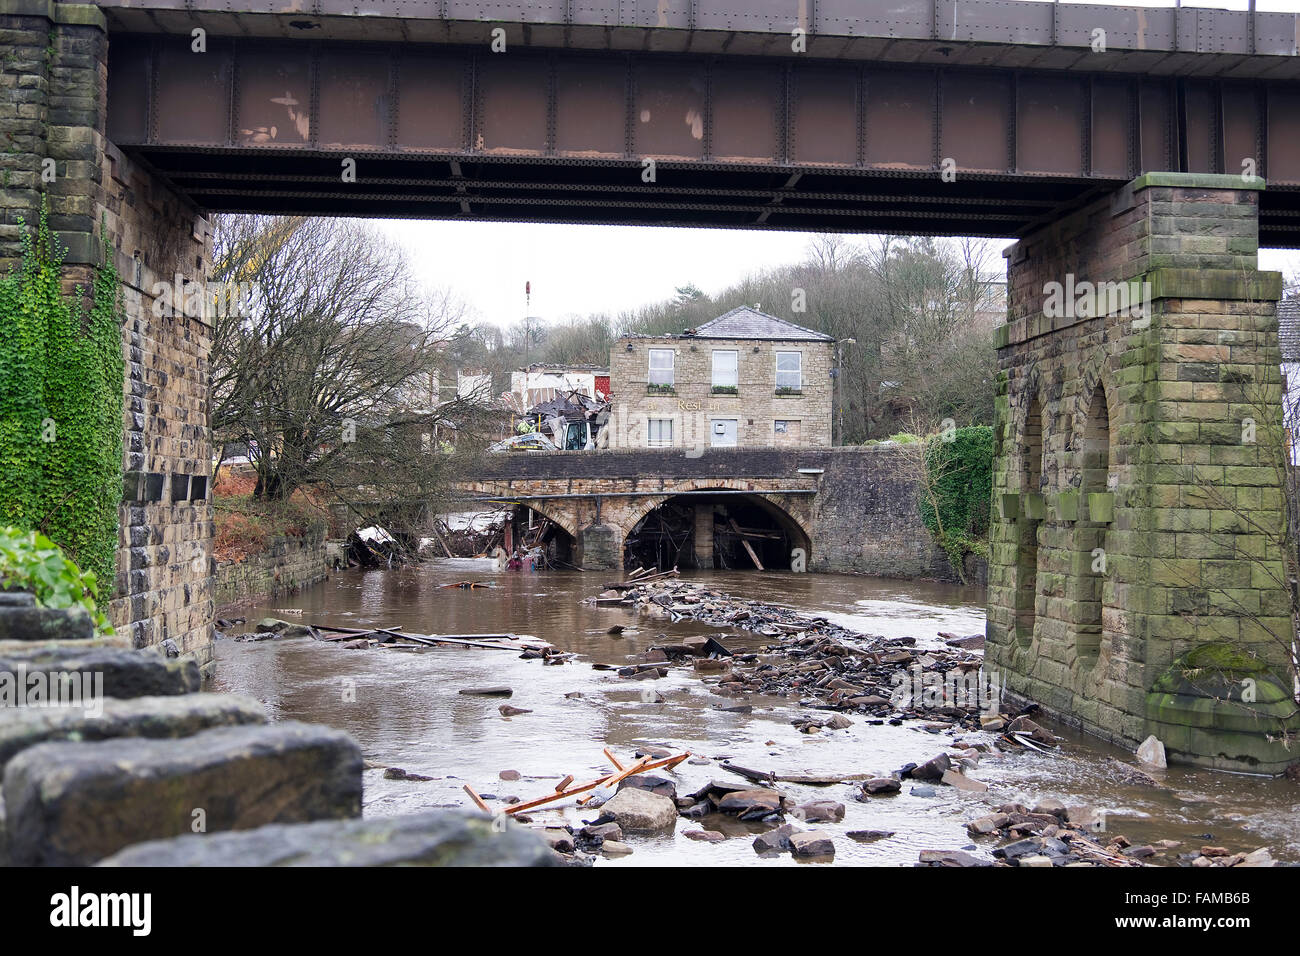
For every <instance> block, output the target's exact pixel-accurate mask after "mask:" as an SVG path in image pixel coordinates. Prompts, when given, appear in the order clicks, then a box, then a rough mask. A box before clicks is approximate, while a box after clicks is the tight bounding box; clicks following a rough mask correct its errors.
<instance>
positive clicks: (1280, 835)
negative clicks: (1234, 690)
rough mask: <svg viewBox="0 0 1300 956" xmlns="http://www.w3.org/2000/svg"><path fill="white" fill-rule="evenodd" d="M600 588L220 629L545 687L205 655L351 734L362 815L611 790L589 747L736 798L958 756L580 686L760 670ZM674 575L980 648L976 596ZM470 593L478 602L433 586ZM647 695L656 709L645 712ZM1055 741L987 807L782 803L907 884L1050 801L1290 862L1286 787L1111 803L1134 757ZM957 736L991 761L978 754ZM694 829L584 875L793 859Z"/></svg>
mask: <svg viewBox="0 0 1300 956" xmlns="http://www.w3.org/2000/svg"><path fill="white" fill-rule="evenodd" d="M613 576H614V575H613V573H612V572H611V573H610V574H607V575H602V574H599V573H595V572H589V573H586V574H583V573H578V572H572V573H563V572H547V573H527V572H513V573H512V572H504V573H498V572H495V571H494V570H493V568H492V565H491V562H489V561H483V560H476V559H445V560H439V561H433V562H429V563H426V564H423V565H420V566H418V567H410V568H404V569H399V570H394V571H369V572H361V571H349V572H344V573H340V574H337V575H335V576H334V577H333V578H331V579H330V580H329V581H326V582H323V583H322V584H319V585H317V586H315V587H312V588H309V589H307V590H304V591H303V592H301V593H299V594H297V595H295V596H292V597H285V598H280V599H277V600H276V601H274V602H272V603H270V604H261V605H252V606H247V607H243V608H240V609H238V610H237V611H235V612H231V611H227V612H225V613H226V616H227V617H229V616H232V615H233V614H236V613H237V614H238V615H239V616H242V617H246V618H247V620H248V621H249V622H250V623H249V626H248V627H246V628H244V627H236V628H234V629H233V630H234V631H236V632H238V631H242V630H251V629H252V627H251V625H252V623H254V622H256V621H257V620H258V619H260V618H262V617H266V616H271V617H280V618H283V619H286V620H290V621H302V622H307V623H328V624H333V625H337V626H342V627H351V626H357V627H362V626H390V627H391V626H400V627H403V628H406V629H407V630H409V631H412V632H417V633H441V634H457V633H461V634H463V633H497V632H511V633H521V634H531V635H535V636H536V637H539V638H542V639H543V640H546V641H549V642H551V643H553V644H555V645H556V646H557V647H558V648H560V649H561V650H565V651H572V652H575V653H577V654H578V655H580V656H579V657H578V658H577V659H576V660H574V661H571V662H569V663H567V664H563V665H560V666H543V665H542V663H541V661H540V660H520V659H519V658H518V657H517V655H515V654H514V653H510V652H505V651H498V650H486V649H468V648H436V649H430V650H426V651H399V650H391V649H372V650H346V649H344V648H342V647H341V646H339V645H338V644H329V643H321V642H316V641H312V640H309V639H305V638H304V639H288V640H275V641H263V642H239V641H234V640H230V639H225V640H220V641H218V643H217V668H216V685H217V686H216V689H218V690H222V691H228V692H232V693H240V694H247V695H249V696H252V697H254V698H257V699H258V700H261V701H263V702H264V703H265V704H266V706H267V709H268V711H269V713H271V715H272V716H273V717H275V718H277V719H285V720H303V721H312V722H319V723H324V724H329V725H331V726H334V727H337V728H340V729H342V730H345V731H347V732H348V733H350V734H351V735H352V736H353V737H354V738H355V739H356V740H357V741H358V742H359V743H360V745H361V748H362V751H363V753H364V754H365V756H366V759H367V760H368V761H370V762H371V763H373V764H375V765H377V766H376V769H368V770H366V771H365V813H366V815H367V816H378V815H387V814H396V813H409V812H415V811H419V810H424V809H429V808H433V807H453V806H454V807H466V806H469V805H470V802H469V798H468V797H467V796H466V795H465V793H464V791H463V790H462V785H463V784H466V783H468V784H470V785H471V786H472V787H473V788H474V789H475V790H477V791H478V792H479V793H480V794H483V795H485V796H486V795H488V794H493V795H496V796H499V797H504V796H507V795H515V796H518V797H521V798H523V799H524V800H528V799H532V798H535V797H539V796H542V795H543V794H545V793H548V792H550V791H552V790H553V789H554V787H555V784H556V783H557V782H558V781H559V780H560V778H562V777H563V776H564V775H566V774H573V775H574V777H575V778H576V779H578V780H590V779H594V778H595V777H597V776H600V775H601V774H603V773H606V772H608V770H609V764H608V762H607V761H606V759H605V757H604V756H603V754H602V753H601V749H602V748H603V747H609V748H610V749H611V750H612V751H613V752H614V753H615V755H616V756H619V757H620V759H624V758H628V759H630V758H631V756H632V753H633V751H634V750H636V749H637V748H639V747H647V746H661V747H668V748H671V749H673V750H674V751H680V750H682V749H686V750H690V751H691V752H692V753H693V754H698V755H702V756H704V757H707V758H709V759H710V760H711V761H712V762H711V763H710V764H708V765H691V764H681V765H680V766H679V767H678V768H677V770H678V781H677V789H678V793H680V794H687V793H690V792H693V791H694V790H696V789H698V788H699V787H701V786H703V785H704V784H706V783H707V782H708V781H709V780H710V779H717V780H720V781H726V782H728V783H736V782H740V781H741V780H742V778H740V777H738V776H736V775H734V774H732V773H729V772H727V771H725V770H722V769H720V768H719V767H718V766H717V765H716V764H717V762H718V761H719V760H720V759H723V758H732V759H734V761H735V762H736V763H737V764H739V765H741V766H745V767H750V768H755V769H760V770H768V771H775V772H776V773H781V774H786V773H800V772H835V773H851V774H861V773H867V772H872V773H887V772H889V771H891V770H895V769H897V768H898V767H900V766H902V765H903V764H904V763H907V762H908V761H916V762H921V761H924V760H926V759H928V758H930V757H932V756H935V755H936V754H938V753H941V752H943V751H944V749H945V748H946V746H947V745H948V744H950V743H951V742H952V738H951V737H950V736H946V735H942V736H941V735H933V734H930V733H928V732H926V731H925V730H924V729H922V728H921V727H920V722H916V721H909V722H907V723H905V724H904V725H903V726H899V727H893V726H888V725H884V726H872V725H869V724H868V723H867V722H866V720H865V719H863V718H861V717H859V716H857V715H850V719H852V720H853V721H854V723H853V726H852V727H850V728H848V729H847V730H840V731H829V730H827V731H822V732H821V733H819V734H813V735H805V734H802V733H800V732H799V731H797V730H796V729H795V727H794V726H793V725H792V724H791V720H792V719H793V718H794V717H796V716H797V715H799V714H800V713H801V712H802V711H801V709H800V708H799V707H798V705H797V701H792V700H784V699H777V698H773V699H767V698H750V699H748V702H749V703H752V704H753V705H754V709H753V712H752V713H748V714H740V713H732V712H724V711H722V710H720V709H718V708H719V707H720V706H726V705H731V704H735V703H736V701H735V700H734V699H733V698H727V697H721V696H718V695H716V694H715V693H713V692H712V690H711V688H710V684H709V682H708V680H709V675H707V674H698V675H697V674H696V673H695V672H693V671H690V670H686V669H682V668H678V669H674V670H673V671H672V672H670V674H669V676H668V677H665V678H662V679H660V680H657V681H628V680H626V679H623V678H620V677H618V676H617V675H615V674H614V673H612V672H609V671H598V670H594V669H593V668H592V667H591V666H590V665H591V664H592V663H613V664H624V663H626V662H627V657H628V655H630V654H635V653H637V652H639V651H643V650H645V649H647V648H648V647H650V646H651V645H653V644H656V643H663V639H662V638H661V637H660V636H659V635H661V634H664V635H667V636H668V637H670V638H674V639H680V638H683V637H688V636H692V635H697V634H703V633H710V634H713V635H714V636H717V637H718V638H719V639H720V640H722V641H723V643H724V644H726V645H727V646H728V647H730V648H732V649H733V650H757V649H758V648H759V647H761V646H762V645H763V644H764V643H768V642H770V641H771V640H772V639H771V638H765V637H762V636H760V635H756V634H751V633H748V632H745V631H740V630H730V629H714V628H710V627H708V626H707V625H702V624H699V623H694V622H690V621H682V622H678V623H670V622H668V621H663V620H649V619H638V618H637V617H636V615H635V614H634V613H633V612H630V611H628V610H627V609H624V608H617V607H616V608H606V607H596V606H592V605H588V604H583V603H582V601H583V599H584V598H588V597H592V596H594V595H595V594H596V593H598V592H599V590H600V589H601V582H603V581H604V580H606V579H607V578H610V577H613ZM683 576H684V577H686V578H689V579H691V580H697V581H707V582H708V584H709V585H710V586H711V587H714V588H717V589H720V590H723V591H726V592H728V593H729V594H731V595H733V596H735V597H741V598H755V599H759V600H763V601H767V602H773V603H782V604H788V605H790V606H791V607H795V608H799V609H804V610H811V611H816V612H817V613H819V614H823V615H825V616H827V617H828V618H829V619H831V620H832V621H834V622H835V623H837V624H841V625H843V626H845V627H848V628H851V629H853V630H856V631H860V632H863V633H866V634H878V635H885V636H888V637H905V636H906V637H914V638H916V639H917V643H918V645H920V646H925V645H927V644H928V645H937V644H939V643H941V639H940V638H939V637H938V635H937V632H939V631H946V632H953V633H956V634H961V635H966V634H975V633H981V632H982V631H983V629H984V611H983V607H982V600H983V594H982V591H979V590H976V589H970V588H959V587H954V586H950V585H942V584H934V583H927V582H916V581H893V580H884V579H875V578H864V577H857V576H849V575H833V574H790V573H780V572H773V573H764V574H759V573H755V572H749V573H744V572H688V573H686V574H684V575H683ZM467 580H468V581H483V582H490V583H492V584H493V585H494V587H493V588H491V589H486V588H476V589H472V590H469V589H460V588H447V587H443V585H446V584H449V583H455V582H460V581H467ZM294 611H300V612H301V613H292V612H294ZM615 624H622V625H625V626H628V627H632V628H635V629H636V633H626V634H624V635H623V636H617V637H616V636H611V635H609V634H608V633H606V632H607V631H608V629H609V628H610V627H611V626H612V625H615ZM487 685H508V686H509V687H511V688H512V689H513V691H514V695H513V697H511V698H510V700H509V703H510V704H511V705H512V706H514V707H520V708H526V709H529V710H531V711H532V713H528V714H523V715H520V716H515V717H510V718H506V717H502V716H501V715H500V713H499V712H498V707H499V706H500V704H501V703H502V698H499V697H480V696H466V695H462V694H460V693H458V691H459V690H461V689H462V688H469V687H482V686H487ZM651 687H652V688H653V689H654V690H655V691H657V697H658V698H662V702H657V700H656V699H655V697H656V695H647V694H646V693H645V691H646V689H647V688H651ZM647 697H649V698H650V699H649V700H647V699H646V698H647ZM1052 729H1053V730H1055V731H1056V732H1057V733H1058V734H1061V735H1062V736H1064V738H1065V740H1064V743H1063V745H1062V746H1061V748H1060V752H1059V753H1054V754H1040V753H1033V752H1030V751H1017V752H1014V753H1008V754H1001V755H999V754H990V755H985V756H983V757H982V758H981V762H980V766H979V767H978V769H976V770H975V771H974V772H973V774H972V775H973V776H975V777H977V778H979V779H981V780H983V781H985V782H986V783H988V784H989V785H990V790H989V792H988V793H987V794H983V795H969V794H962V793H959V792H957V791H955V790H953V789H952V788H949V787H944V786H938V787H935V788H933V790H934V794H935V795H934V796H921V795H916V794H913V793H911V792H910V791H911V790H912V788H913V787H914V786H916V785H915V784H910V783H909V782H906V781H905V782H904V787H903V792H902V793H901V794H899V795H898V796H892V797H876V798H871V799H870V802H858V801H857V800H855V799H854V796H855V794H856V793H857V787H856V786H855V785H851V784H836V785H833V786H830V787H812V786H801V785H794V784H781V785H780V788H781V789H782V791H783V792H785V793H787V794H789V795H790V796H792V797H795V798H796V799H797V800H798V801H799V802H804V801H806V800H812V799H833V800H837V801H839V802H842V803H843V804H844V805H845V808H846V815H845V818H844V821H843V822H842V823H834V824H829V823H828V824H817V825H815V827H814V828H815V829H819V830H823V831H826V832H827V833H828V834H829V835H830V836H832V838H833V839H834V842H835V846H836V856H835V861H834V862H835V863H836V864H840V865H843V864H859V865H861V864H873V865H911V864H914V863H915V862H916V860H917V854H918V852H919V851H920V850H923V849H955V848H962V847H965V848H967V849H968V850H969V851H970V852H973V853H975V854H976V855H984V856H986V855H988V853H989V851H991V850H992V849H993V847H994V846H996V845H997V844H996V842H993V841H991V840H990V839H988V838H981V839H980V840H979V841H975V842H973V841H972V840H971V838H970V837H969V836H968V835H967V833H966V831H965V824H966V822H967V821H969V820H971V819H973V818H975V817H977V816H980V815H982V814H984V813H987V812H990V808H991V807H993V806H996V805H998V804H1000V803H1004V802H1008V801H1018V802H1022V803H1025V804H1028V805H1031V806H1032V805H1033V804H1034V803H1035V802H1037V801H1038V800H1039V799H1042V798H1046V797H1054V798H1056V799H1060V800H1062V801H1064V802H1065V803H1066V804H1067V805H1074V804H1079V803H1087V804H1091V805H1093V806H1095V807H1097V808H1099V809H1104V810H1105V811H1106V812H1107V829H1108V830H1109V831H1110V832H1112V833H1122V834H1124V835H1125V836H1126V837H1127V838H1128V839H1129V840H1131V841H1132V842H1133V843H1134V844H1139V843H1149V842H1154V841H1156V840H1160V839H1173V840H1179V841H1183V842H1184V844H1185V848H1186V849H1188V850H1190V849H1193V848H1199V847H1200V846H1202V845H1204V844H1207V843H1212V844H1214V845H1217V846H1226V847H1228V848H1229V849H1230V850H1232V851H1237V850H1251V849H1255V848H1256V847H1259V846H1268V847H1269V848H1270V849H1271V850H1272V853H1273V856H1274V857H1275V858H1277V859H1279V860H1288V861H1300V814H1297V810H1300V786H1298V785H1296V784H1294V783H1291V782H1289V781H1285V780H1267V779H1261V778H1257V777H1248V776H1241V775H1231V774H1222V773H1212V772H1210V771H1204V770H1195V769H1187V768H1171V769H1169V770H1167V771H1165V772H1163V773H1159V774H1157V776H1158V777H1159V779H1160V782H1161V783H1162V786H1161V787H1160V788H1159V789H1152V788H1150V787H1134V786H1131V785H1122V784H1119V783H1117V782H1116V780H1115V778H1114V776H1113V770H1112V768H1111V765H1109V764H1108V763H1107V760H1106V758H1107V757H1116V758H1119V759H1123V760H1127V761H1128V762H1130V763H1131V762H1132V761H1133V758H1132V756H1131V755H1130V754H1128V753H1126V752H1124V751H1121V750H1119V749H1117V748H1113V747H1110V746H1108V745H1106V744H1103V743H1100V742H1098V741H1095V740H1092V739H1091V738H1084V737H1082V736H1080V735H1077V734H1073V733H1071V732H1070V731H1068V730H1063V729H1062V728H1060V727H1053V728H1052ZM958 736H959V737H962V738H963V739H971V740H980V741H984V742H990V743H991V742H992V741H993V740H994V737H993V735H989V734H984V733H975V734H971V733H966V734H959V735H958ZM387 766H396V767H401V768H403V769H405V770H407V771H410V772H412V773H420V774H425V775H429V776H432V777H434V778H436V779H434V780H431V781H426V782H417V781H405V780H388V779H385V778H384V776H383V770H382V769H380V768H382V767H387ZM504 770H515V771H518V772H519V773H520V774H522V779H520V780H517V781H513V782H505V781H502V780H500V779H499V776H498V775H499V773H500V772H501V771H504ZM488 802H489V804H491V805H494V806H502V804H498V803H495V801H493V800H489V801H488ZM568 803H570V804H571V803H572V801H568ZM596 815H597V811H594V810H586V811H583V810H580V809H577V808H568V809H556V810H551V811H546V812H543V811H534V813H533V817H534V820H535V822H536V823H537V824H542V823H546V824H549V825H557V824H559V823H562V822H566V823H572V824H580V822H581V821H582V820H583V819H588V820H589V819H593V818H594V817H595V816H596ZM699 826H700V824H699V823H698V822H696V821H691V820H686V819H681V820H679V821H678V824H677V835H676V836H673V835H669V834H663V835H658V836H637V835H631V834H629V835H628V838H627V842H628V843H629V845H631V846H632V847H633V849H634V852H633V853H632V855H630V856H626V857H621V858H611V859H605V858H603V857H598V858H597V861H596V865H597V866H637V865H658V864H679V865H680V864H693V865H707V866H734V865H749V864H755V863H761V865H765V866H768V865H791V864H793V863H794V861H793V860H792V858H791V857H790V856H789V855H788V854H784V855H781V856H779V857H764V858H760V857H758V855H757V854H756V853H755V852H754V850H753V848H752V847H751V846H750V842H751V839H752V835H753V834H755V833H758V832H761V831H762V829H764V827H763V826H761V825H758V824H754V825H749V824H743V823H738V822H736V821H734V820H730V819H720V818H717V817H714V818H712V819H710V820H709V821H708V822H707V824H706V826H707V827H709V828H712V829H719V830H722V831H723V832H725V833H727V834H728V835H729V836H731V837H734V838H733V839H728V840H726V841H725V842H722V843H704V842H697V841H695V840H690V839H686V838H684V837H682V836H680V834H681V832H682V831H684V830H691V829H697V828H699ZM851 830H892V831H894V832H895V835H894V836H893V837H890V838H887V839H882V840H877V841H874V842H869V843H859V842H856V841H855V840H853V839H850V838H848V837H847V836H845V834H846V833H847V832H848V831H851ZM1177 852H1179V850H1175V851H1173V853H1175V854H1176V853H1177ZM1157 862H1170V858H1157ZM819 865H820V864H819Z"/></svg>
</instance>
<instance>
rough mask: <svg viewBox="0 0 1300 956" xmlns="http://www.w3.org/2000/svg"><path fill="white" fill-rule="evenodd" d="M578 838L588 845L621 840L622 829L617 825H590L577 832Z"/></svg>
mask: <svg viewBox="0 0 1300 956" xmlns="http://www.w3.org/2000/svg"><path fill="white" fill-rule="evenodd" d="M578 836H579V837H580V838H581V839H583V840H585V841H586V842H588V843H601V842H603V841H605V840H619V841H621V840H622V839H623V828H622V827H620V826H619V825H618V824H617V823H590V824H588V825H587V826H585V827H583V828H582V829H581V830H579V831H578Z"/></svg>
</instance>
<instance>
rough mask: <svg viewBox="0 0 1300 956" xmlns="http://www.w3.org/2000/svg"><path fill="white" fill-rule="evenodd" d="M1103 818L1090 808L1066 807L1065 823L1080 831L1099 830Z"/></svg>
mask: <svg viewBox="0 0 1300 956" xmlns="http://www.w3.org/2000/svg"><path fill="white" fill-rule="evenodd" d="M1102 820H1103V817H1102V815H1101V814H1100V813H1098V812H1097V811H1096V810H1094V809H1093V808H1092V807H1087V806H1084V807H1066V808H1065V821H1066V822H1067V823H1068V824H1070V825H1071V826H1074V827H1078V828H1079V829H1081V830H1100V829H1101V828H1102Z"/></svg>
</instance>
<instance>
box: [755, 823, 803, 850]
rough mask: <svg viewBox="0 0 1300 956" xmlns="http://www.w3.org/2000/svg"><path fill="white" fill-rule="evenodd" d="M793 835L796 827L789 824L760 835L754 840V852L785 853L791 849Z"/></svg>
mask: <svg viewBox="0 0 1300 956" xmlns="http://www.w3.org/2000/svg"><path fill="white" fill-rule="evenodd" d="M793 833H794V826H793V825H792V824H789V823H783V824H781V825H780V826H779V827H776V828H774V829H772V830H768V831H767V832H766V833H760V834H759V835H758V836H756V837H755V838H754V843H753V846H754V852H755V853H783V852H785V851H786V850H788V849H790V836H791V834H793Z"/></svg>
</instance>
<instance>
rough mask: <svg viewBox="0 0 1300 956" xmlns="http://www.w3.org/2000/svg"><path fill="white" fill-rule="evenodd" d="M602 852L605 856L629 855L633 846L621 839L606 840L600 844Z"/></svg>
mask: <svg viewBox="0 0 1300 956" xmlns="http://www.w3.org/2000/svg"><path fill="white" fill-rule="evenodd" d="M600 852H601V853H603V854H604V855H605V856H627V855H628V854H629V853H631V852H632V848H631V847H630V846H628V845H627V844H626V843H623V842H621V841H619V840H606V841H605V842H604V843H602V844H601V845H600Z"/></svg>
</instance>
